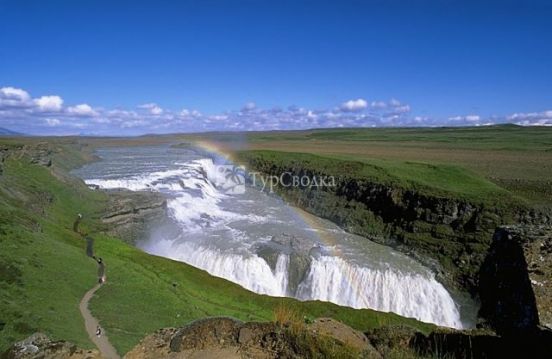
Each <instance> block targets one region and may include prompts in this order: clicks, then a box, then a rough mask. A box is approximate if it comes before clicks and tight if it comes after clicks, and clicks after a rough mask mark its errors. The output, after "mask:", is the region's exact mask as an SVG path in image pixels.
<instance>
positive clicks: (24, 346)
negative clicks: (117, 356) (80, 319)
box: [2, 333, 102, 359]
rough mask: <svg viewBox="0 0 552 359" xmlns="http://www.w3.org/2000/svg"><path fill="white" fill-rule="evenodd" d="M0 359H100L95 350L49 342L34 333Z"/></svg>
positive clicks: (64, 343)
mask: <svg viewBox="0 0 552 359" xmlns="http://www.w3.org/2000/svg"><path fill="white" fill-rule="evenodd" d="M2 358H5V359H37V358H40V359H100V358H102V357H101V356H100V353H99V352H98V351H97V350H86V349H81V348H78V347H77V346H76V345H74V344H72V343H69V342H66V341H63V340H58V341H53V340H50V338H48V337H47V336H46V335H44V334H42V333H35V334H33V335H31V336H30V337H28V338H27V339H24V340H22V341H20V342H17V343H15V344H14V345H13V346H12V347H11V348H10V349H8V350H7V351H6V352H5V353H4V354H2Z"/></svg>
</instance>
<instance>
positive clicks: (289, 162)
mask: <svg viewBox="0 0 552 359" xmlns="http://www.w3.org/2000/svg"><path fill="white" fill-rule="evenodd" d="M237 160H238V161H239V162H240V163H244V164H246V165H247V166H248V168H249V169H250V170H253V171H257V172H259V173H261V174H263V175H267V176H278V177H279V176H281V175H282V174H283V173H286V174H288V176H298V177H303V176H306V177H309V178H314V177H317V178H323V177H328V176H333V178H334V183H335V185H334V186H318V187H317V186H302V185H299V186H282V185H279V186H278V185H277V186H275V187H274V188H273V189H274V190H275V191H276V192H278V193H279V194H280V195H282V197H283V198H284V199H285V200H286V201H288V202H289V203H292V204H293V205H296V206H298V207H300V208H302V209H304V210H306V211H308V212H310V213H312V214H314V215H316V216H319V217H322V218H326V219H329V220H331V221H332V222H334V223H336V224H338V225H339V226H340V227H342V228H344V229H345V230H347V231H349V232H351V233H354V234H358V235H362V236H365V237H368V238H370V239H372V240H373V241H375V242H378V243H381V244H386V245H391V246H393V247H395V248H397V249H399V250H401V251H403V252H405V253H407V254H409V255H411V256H413V257H415V258H418V259H419V260H420V261H422V262H423V263H424V264H426V265H428V266H430V267H432V268H433V269H434V270H435V271H436V273H437V275H438V277H439V279H440V280H441V281H443V282H445V283H446V284H448V285H449V286H456V287H460V288H464V289H467V290H468V291H470V292H471V293H472V294H473V295H474V296H475V295H477V291H478V289H479V287H478V280H479V269H480V268H481V265H482V264H483V262H484V260H485V257H486V256H487V252H488V250H489V248H490V245H491V242H492V238H493V234H494V231H495V229H496V228H497V227H498V226H501V225H508V224H520V225H547V224H550V223H552V218H551V216H550V213H547V212H543V211H537V210H535V209H532V208H531V207H529V206H527V205H526V204H524V203H523V201H520V200H518V199H516V198H510V197H508V194H507V193H506V192H505V191H504V192H501V191H497V193H496V197H497V198H496V200H495V201H489V200H483V199H481V200H479V199H478V198H477V197H472V198H467V197H464V196H460V195H455V194H449V193H446V192H445V191H431V190H427V189H426V188H423V187H419V186H416V185H408V186H405V185H404V184H394V183H392V182H378V181H374V180H373V179H372V178H370V177H369V176H363V175H359V173H361V172H362V166H363V164H362V163H360V162H354V161H341V160H339V161H336V160H329V159H324V158H321V157H317V156H310V155H309V156H301V157H300V159H295V158H294V156H292V155H291V156H287V155H278V156H270V155H268V156H265V155H264V154H262V153H257V152H255V151H253V152H250V151H246V152H241V153H238V154H237Z"/></svg>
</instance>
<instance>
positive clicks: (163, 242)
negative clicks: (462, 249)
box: [74, 145, 475, 328]
mask: <svg viewBox="0 0 552 359" xmlns="http://www.w3.org/2000/svg"><path fill="white" fill-rule="evenodd" d="M96 154H97V155H98V156H99V157H100V158H101V161H97V162H93V163H90V164H88V165H86V166H84V167H82V168H80V169H78V170H76V171H74V172H75V174H76V175H78V176H80V177H81V178H83V179H84V180H85V182H86V183H87V184H90V185H97V186H99V187H100V188H102V189H115V188H125V189H129V190H133V191H142V190H146V191H158V192H161V193H163V194H165V195H166V196H167V198H168V200H167V207H168V213H169V218H168V223H169V224H168V225H166V226H160V228H153V229H152V232H151V235H150V236H149V237H148V238H144V239H143V240H141V241H139V242H138V243H137V246H138V247H140V248H141V249H142V250H144V251H145V252H148V253H151V254H154V255H158V256H163V257H167V258H171V259H174V260H178V261H182V262H185V263H188V264H190V265H193V266H195V267H198V268H201V269H204V270H206V271H208V272H209V273H211V274H212V275H215V276H218V277H222V278H226V279H228V280H230V281H232V282H235V283H238V284H240V285H241V286H243V287H244V288H247V289H249V290H251V291H254V292H257V293H261V294H268V295H271V296H289V297H295V298H298V299H300V300H310V299H318V300H323V301H329V302H333V303H336V304H339V305H344V306H349V307H353V308H371V309H375V310H379V311H385V312H395V313H397V314H400V315H403V316H406V317H413V318H416V319H419V320H422V321H425V322H431V323H435V324H438V325H442V326H447V327H453V328H466V327H471V326H473V320H474V319H473V318H474V316H475V314H474V311H475V309H474V308H475V306H473V304H472V303H468V304H467V305H466V300H465V296H463V298H464V299H462V300H461V301H460V300H458V296H453V295H452V294H451V293H450V292H449V291H448V290H447V289H446V288H445V287H444V286H443V285H442V284H441V283H439V282H438V281H437V280H436V279H435V276H434V274H433V273H432V272H431V271H430V270H429V269H427V268H425V267H424V266H422V265H421V264H420V263H419V262H417V261H415V260H413V259H411V258H409V257H407V256H406V255H404V254H402V253H399V252H397V251H394V250H393V249H391V248H389V247H386V246H382V245H379V244H377V243H374V242H372V241H370V240H368V239H366V238H363V237H360V236H356V235H352V234H349V233H346V232H345V231H343V230H342V229H340V228H339V227H337V226H336V225H334V224H333V223H331V222H329V221H327V220H323V219H321V218H317V217H315V216H312V215H310V214H307V213H305V212H303V211H301V210H299V209H297V208H293V207H291V206H289V205H287V204H286V203H284V202H283V201H282V200H281V199H280V198H279V197H278V196H277V195H275V194H273V193H269V192H268V191H267V190H265V191H262V190H261V189H260V188H259V187H258V186H252V185H247V186H245V187H244V189H243V190H242V191H241V192H240V191H234V192H229V191H228V189H227V188H225V187H224V186H222V185H221V182H220V175H221V173H220V171H221V168H222V167H220V166H219V165H221V164H227V162H225V159H224V158H223V157H221V156H219V155H217V154H215V153H209V152H207V151H205V150H202V149H199V148H194V147H183V148H176V147H171V146H169V145H165V146H145V147H113V148H102V149H98V150H97V153H96Z"/></svg>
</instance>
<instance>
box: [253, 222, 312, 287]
mask: <svg viewBox="0 0 552 359" xmlns="http://www.w3.org/2000/svg"><path fill="white" fill-rule="evenodd" d="M315 252H316V248H315V247H313V246H312V244H311V243H309V242H307V241H305V240H303V239H301V238H297V237H295V236H291V235H288V234H285V233H283V234H282V235H281V236H278V237H273V238H271V240H270V241H268V242H266V243H262V244H261V245H259V246H258V247H257V248H256V253H257V255H258V256H259V257H261V258H263V259H264V260H265V261H266V262H267V263H268V264H269V265H270V267H271V268H272V270H273V271H274V270H275V269H276V263H277V261H278V256H280V254H286V255H288V256H289V276H288V280H289V282H288V288H289V291H290V293H292V294H293V293H295V291H296V290H297V287H298V286H299V283H301V282H302V281H303V279H304V278H305V276H306V275H307V274H308V271H309V269H310V265H311V261H312V256H313V255H316V253H315Z"/></svg>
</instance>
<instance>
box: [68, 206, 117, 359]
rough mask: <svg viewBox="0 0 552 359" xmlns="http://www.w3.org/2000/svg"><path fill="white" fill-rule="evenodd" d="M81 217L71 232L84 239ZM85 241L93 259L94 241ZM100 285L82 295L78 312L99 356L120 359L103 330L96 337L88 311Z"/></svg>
mask: <svg viewBox="0 0 552 359" xmlns="http://www.w3.org/2000/svg"><path fill="white" fill-rule="evenodd" d="M81 219H82V215H81V214H80V213H79V215H78V217H77V219H76V221H75V222H74V223H73V231H75V232H76V233H78V234H80V235H81V236H82V237H84V235H83V233H81V232H80V231H79V224H80V222H81ZM85 240H86V255H87V256H89V257H92V258H94V260H96V258H95V257H94V241H93V240H92V239H91V238H85ZM103 275H104V273H103V269H102V274H101V275H100V277H102V276H103ZM101 286H102V285H101V284H99V283H98V284H96V285H95V286H94V287H93V288H92V289H90V290H89V291H88V292H86V294H84V297H82V299H81V301H80V304H79V310H80V312H81V315H82V317H83V318H84V326H85V328H86V332H87V333H88V336H89V337H90V340H92V342H93V343H94V344H95V345H96V347H97V348H98V349H99V350H100V354H101V355H102V357H104V358H105V359H120V358H121V357H120V356H119V354H117V350H115V347H113V345H111V343H110V342H109V338H108V337H107V335H106V334H105V332H104V330H103V328H102V333H101V335H100V337H98V336H97V335H96V329H97V328H98V326H99V324H100V323H99V322H98V319H96V318H94V317H93V316H92V313H90V310H89V309H88V303H89V302H90V299H92V297H93V296H94V293H96V291H97V290H98V289H100V287H101Z"/></svg>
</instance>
